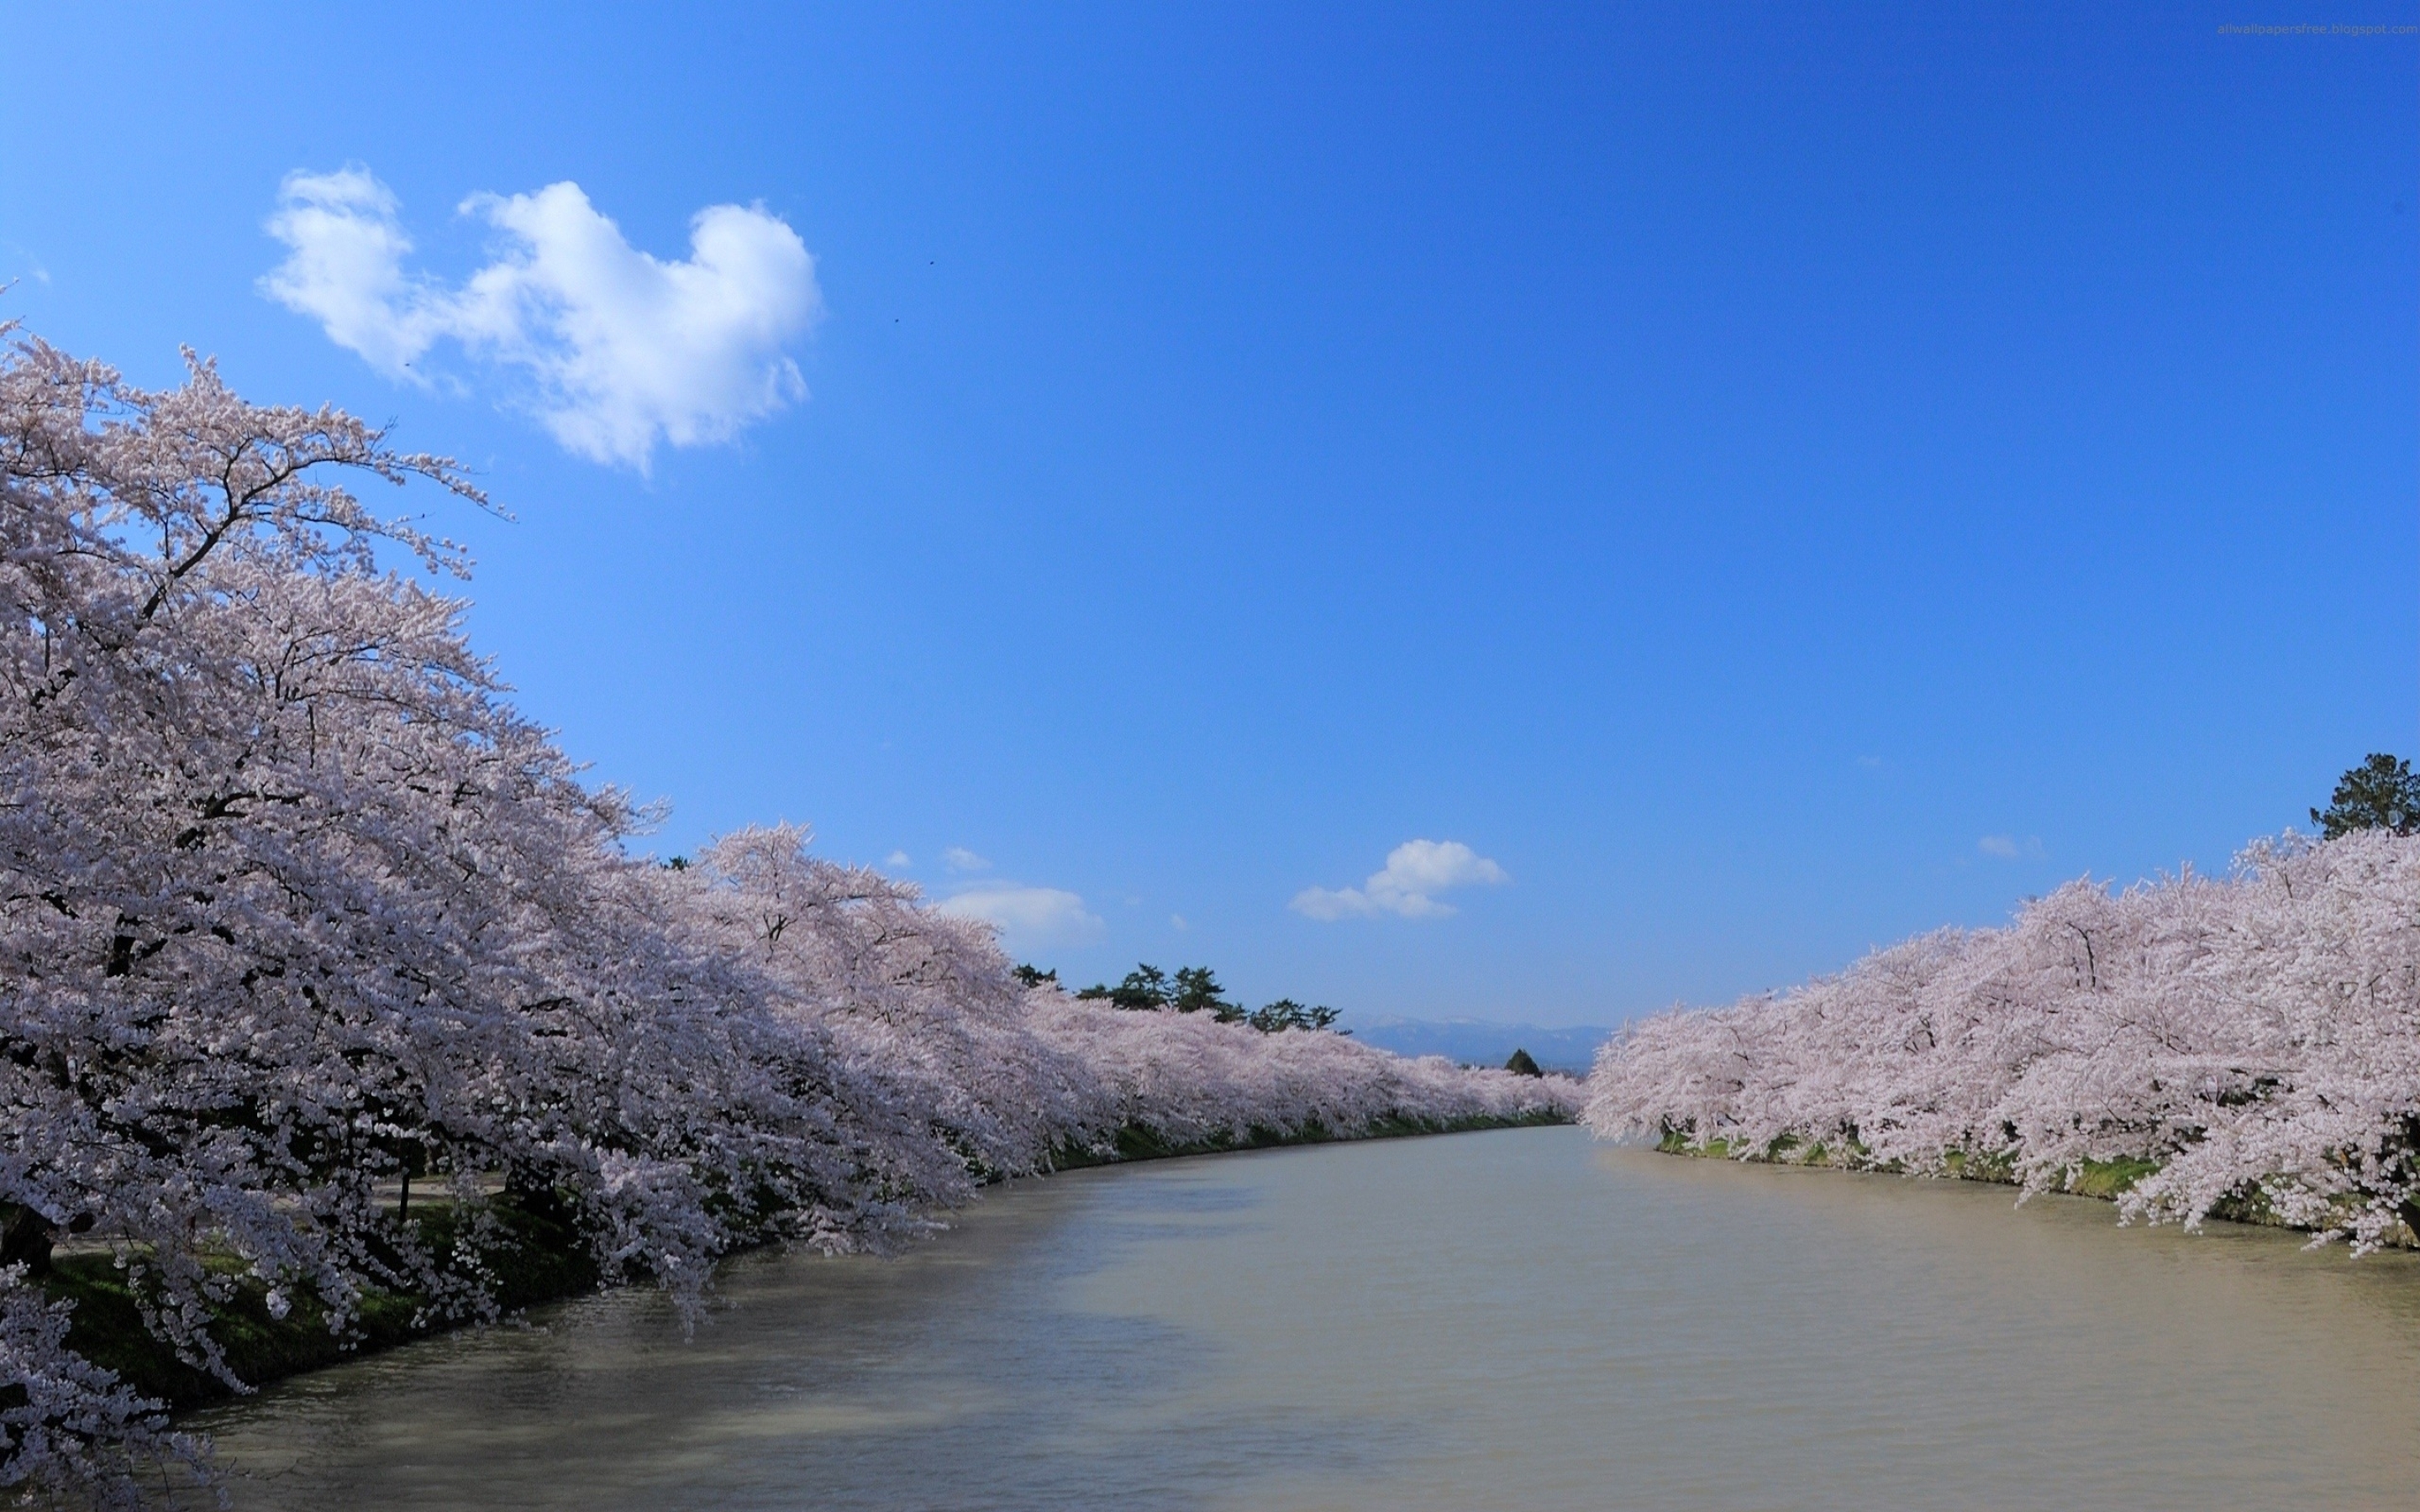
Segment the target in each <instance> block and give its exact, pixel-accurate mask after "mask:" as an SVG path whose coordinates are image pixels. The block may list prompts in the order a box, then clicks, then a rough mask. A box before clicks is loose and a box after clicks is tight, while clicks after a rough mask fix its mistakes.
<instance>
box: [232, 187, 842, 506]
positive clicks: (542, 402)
mask: <svg viewBox="0 0 2420 1512" xmlns="http://www.w3.org/2000/svg"><path fill="white" fill-rule="evenodd" d="M461 213H463V214H465V215H477V216H480V217H481V218H483V219H484V220H486V221H487V222H488V224H489V225H491V226H493V227H494V228H495V229H496V230H497V232H498V233H500V237H501V241H502V246H501V249H500V252H499V255H498V256H497V257H496V259H495V260H494V261H492V262H490V263H489V265H488V266H486V267H485V268H482V269H480V270H478V271H476V272H474V273H473V274H472V275H471V276H470V278H469V279H467V280H465V281H464V283H463V284H462V285H461V286H460V287H459V288H448V287H446V286H445V285H442V284H440V283H438V282H436V281H435V280H433V279H429V278H427V277H425V276H421V275H416V274H411V273H408V272H407V271H406V270H405V266H404V259H405V257H406V256H407V255H409V254H410V253H411V239H410V238H409V237H407V236H406V235H405V234H404V231H403V227H402V224H401V223H400V222H399V221H398V220H397V218H396V199H395V195H394V194H393V193H391V192H390V191H389V190H388V189H387V187H386V186H385V185H384V184H381V183H380V182H379V181H378V180H377V179H376V178H374V177H371V176H370V174H369V172H368V170H366V169H365V168H359V167H353V168H347V169H345V170H343V171H342V172H338V173H332V174H305V173H296V174H291V175H288V176H287V179H286V182H285V184H284V186H283V187H282V189H281V190H280V193H279V195H278V208H277V212H276V213H275V214H274V215H271V217H270V218H269V223H268V229H269V233H270V234H271V236H273V237H275V238H277V239H278V240H280V241H283V242H284V243H286V246H287V258H286V261H285V262H283V263H281V264H279V265H278V267H277V268H276V269H275V270H273V271H271V273H270V274H269V275H268V276H267V277H265V278H263V279H262V280H261V283H260V286H261V289H262V292H264V293H266V294H267V295H269V297H270V298H271V299H273V300H275V301H278V302H279V303H281V304H283V305H285V306H286V307H287V308H288V309H290V310H294V311H296V312H298V313H300V314H302V315H306V316H311V317H312V318H313V319H315V320H317V321H318V322H319V325H320V329H322V330H324V331H325V332H327V333H328V338H329V339H330V340H331V341H334V342H335V343H336V344H337V345H338V346H341V347H347V348H349V349H350V350H352V351H355V352H358V353H360V354H361V356H362V357H363V358H364V359H365V360H366V361H367V362H368V363H370V365H371V366H373V367H375V368H377V369H378V370H379V371H380V372H382V373H385V374H387V375H388V376H389V377H393V378H412V379H418V380H423V381H425V375H423V374H422V373H421V372H420V370H419V368H418V367H417V366H415V364H416V363H418V362H419V360H420V359H421V358H422V357H423V356H425V355H426V354H427V352H428V350H429V349H430V348H431V347H434V346H435V345H436V344H437V343H438V342H440V341H442V340H446V339H451V340H453V341H455V342H457V343H458V344H459V345H460V346H461V347H462V348H463V349H464V350H465V351H467V352H469V353H471V354H472V355H473V356H474V357H477V358H480V359H483V360H485V361H489V362H491V363H497V364H499V365H502V366H504V367H507V368H512V369H517V370H519V371H520V372H521V373H522V374H523V375H525V376H526V378H528V380H529V384H530V388H529V392H528V393H527V395H526V396H525V402H526V403H527V404H528V406H529V408H530V409H532V410H534V411H535V413H536V415H537V417H538V419H539V420H540V421H541V422H543V423H544V424H545V425H546V427H547V429H548V430H549V431H551V433H552V434H553V436H554V438H555V440H558V441H560V442H562V443H563V445H564V446H565V447H566V448H567V449H569V450H570V451H572V452H575V453H577V454H579V455H582V456H585V457H589V458H591V459H593V460H596V461H599V462H622V463H627V464H628V465H630V466H633V467H636V468H640V469H642V470H644V468H645V467H646V466H647V462H648V459H649V458H650V457H651V456H652V455H654V452H655V448H656V445H657V443H658V442H659V441H669V442H671V443H672V444H673V445H675V446H695V445H701V444H705V443H708V442H713V441H721V440H729V439H731V438H732V437H733V436H735V435H737V433H738V432H739V430H740V429H741V427H743V426H745V425H747V424H750V423H751V422H752V421H757V420H762V419H763V418H765V417H766V416H768V415H769V414H772V413H773V412H774V411H775V410H777V409H781V408H782V407H783V405H785V404H789V403H792V402H794V401H796V400H799V399H802V398H804V397H805V396H806V385H805V384H804V382H802V381H801V380H800V378H799V369H798V366H797V364H796V363H792V362H791V361H790V359H789V358H788V357H787V356H785V355H784V354H783V347H784V346H785V345H786V344H787V343H789V342H791V341H792V340H794V339H796V338H798V337H799V336H802V335H804V334H805V333H806V332H807V331H808V330H809V329H810V328H811V327H812V326H813V325H814V321H815V319H816V317H817V316H819V315H821V313H822V309H823V299H822V295H821V293H820V291H819V290H818V289H817V287H816V285H815V266H814V257H813V256H812V255H809V254H808V252H807V249H806V245H805V243H803V242H801V241H800V240H799V234H798V233H797V232H795V231H793V230H791V229H790V227H789V226H788V225H787V224H783V222H782V221H781V220H780V219H779V218H777V217H775V216H773V215H771V214H768V212H767V211H766V210H765V209H764V208H762V207H761V206H760V207H756V208H745V207H741V206H737V205H715V206H710V207H708V208H706V209H703V210H700V211H698V212H697V214H696V215H695V216H694V217H692V218H691V220H690V255H689V257H688V259H687V260H686V261H681V262H662V261H659V260H658V259H656V258H655V257H652V256H650V255H647V254H646V253H644V252H641V251H639V250H638V249H637V248H635V247H632V246H631V245H630V243H629V242H628V240H626V239H624V238H623V236H622V232H621V228H620V227H618V226H616V225H615V224H613V222H612V221H610V220H608V219H606V218H605V217H604V216H602V215H600V214H598V213H597V208H596V207H594V206H592V205H590V204H589V203H588V196H587V195H586V194H584V193H581V190H580V186H579V185H578V184H574V183H568V182H566V183H560V184H551V185H549V186H547V187H546V188H544V189H541V190H539V191H538V192H537V193H534V194H512V195H497V194H474V195H473V196H472V197H471V198H469V199H467V200H464V201H463V202H462V205H461Z"/></svg>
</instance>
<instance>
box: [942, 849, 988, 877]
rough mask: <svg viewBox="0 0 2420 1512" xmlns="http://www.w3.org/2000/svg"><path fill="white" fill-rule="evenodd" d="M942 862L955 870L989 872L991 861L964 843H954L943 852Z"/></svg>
mask: <svg viewBox="0 0 2420 1512" xmlns="http://www.w3.org/2000/svg"><path fill="white" fill-rule="evenodd" d="M941 864H942V865H943V866H946V867H948V868H949V869H950V870H951V871H953V872H988V871H990V870H991V863H990V862H989V861H986V860H985V859H984V858H983V857H982V856H977V855H976V854H975V853H974V852H972V851H970V850H968V849H967V848H966V847H965V846H963V845H953V846H951V847H950V848H949V849H948V850H946V851H943V852H942V853H941Z"/></svg>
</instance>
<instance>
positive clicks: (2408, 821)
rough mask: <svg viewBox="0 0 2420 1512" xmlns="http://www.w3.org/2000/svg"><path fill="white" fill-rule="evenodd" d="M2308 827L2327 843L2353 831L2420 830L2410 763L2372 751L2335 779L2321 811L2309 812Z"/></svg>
mask: <svg viewBox="0 0 2420 1512" xmlns="http://www.w3.org/2000/svg"><path fill="white" fill-rule="evenodd" d="M2311 823H2313V824H2315V825H2319V832H2320V833H2321V834H2322V835H2324V836H2325V837H2326V838H2327V839H2329V840H2334V839H2335V838H2336V837H2337V836H2339V835H2347V834H2350V833H2351V832H2352V831H2354V830H2356V829H2391V830H2393V831H2395V833H2397V834H2398V835H2409V834H2411V833H2412V832H2413V831H2414V830H2420V776H2414V775H2413V774H2412V764H2411V763H2410V762H2407V761H2403V760H2401V759H2399V758H2397V757H2395V756H2390V755H2388V754H2387V753H2386V752H2384V751H2373V752H2372V753H2371V754H2370V758H2369V760H2367V761H2366V762H2364V763H2362V764H2360V765H2359V766H2356V767H2354V768H2353V769H2352V770H2350V771H2349V772H2347V773H2345V775H2344V776H2343V777H2342V778H2340V779H2337V782H2336V791H2335V796H2333V797H2332V798H2330V799H2329V801H2328V807H2327V809H2326V810H2324V811H2322V810H2318V809H2314V810H2311Z"/></svg>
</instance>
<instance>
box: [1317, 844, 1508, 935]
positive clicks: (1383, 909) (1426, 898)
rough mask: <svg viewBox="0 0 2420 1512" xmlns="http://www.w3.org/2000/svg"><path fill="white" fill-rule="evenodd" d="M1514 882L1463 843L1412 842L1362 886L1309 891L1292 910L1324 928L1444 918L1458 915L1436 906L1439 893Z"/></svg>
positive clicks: (1398, 848)
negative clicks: (1381, 919)
mask: <svg viewBox="0 0 2420 1512" xmlns="http://www.w3.org/2000/svg"><path fill="white" fill-rule="evenodd" d="M1510 881H1512V877H1510V876H1509V875H1507V874H1506V873H1505V871H1504V869H1503V868H1502V867H1500V866H1497V864H1496V863H1495V862H1493V861H1491V860H1489V859H1488V858H1487V857H1485V856H1481V855H1480V854H1479V853H1478V852H1476V851H1474V850H1472V849H1471V848H1470V847H1469V846H1467V845H1465V844H1464V843H1462V842H1461V841H1453V840H1449V841H1434V840H1411V841H1404V843H1403V844H1401V845H1398V846H1396V847H1395V848H1394V849H1393V850H1391V851H1389V852H1388V853H1387V865H1386V869H1385V870H1383V871H1380V872H1372V873H1371V874H1370V877H1369V880H1367V881H1365V882H1364V883H1362V884H1361V886H1359V887H1305V888H1303V889H1302V891H1300V892H1298V893H1295V895H1294V901H1293V902H1292V903H1289V904H1287V906H1288V907H1290V908H1292V909H1293V910H1294V911H1295V913H1297V914H1300V915H1302V916H1304V917H1305V918H1316V919H1319V920H1321V921H1322V922H1329V921H1332V920H1335V919H1340V918H1371V917H1373V916H1375V915H1378V914H1395V915H1398V916H1400V917H1402V918H1444V917H1445V916H1446V915H1448V914H1450V913H1452V912H1453V911H1454V910H1453V906H1452V904H1450V903H1439V902H1437V900H1436V897H1435V895H1436V894H1437V893H1440V892H1445V891H1449V890H1450V889H1452V888H1454V887H1501V886H1502V885H1503V884H1505V883H1508V882H1510Z"/></svg>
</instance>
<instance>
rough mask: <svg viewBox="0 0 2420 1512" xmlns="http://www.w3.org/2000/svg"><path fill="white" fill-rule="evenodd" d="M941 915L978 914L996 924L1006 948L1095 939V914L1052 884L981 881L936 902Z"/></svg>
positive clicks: (1098, 928) (1097, 929)
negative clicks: (1088, 911) (1034, 885)
mask: <svg viewBox="0 0 2420 1512" xmlns="http://www.w3.org/2000/svg"><path fill="white" fill-rule="evenodd" d="M936 906H938V907H939V909H940V910H941V912H943V913H945V914H957V915H960V916H962V917H964V918H980V919H982V920H984V921H985V923H987V924H990V925H992V926H994V927H995V928H997V929H998V930H999V931H1000V933H1001V939H1002V941H1003V942H1004V943H1005V944H1006V945H1008V947H1009V948H1010V949H1031V948H1032V947H1035V946H1044V945H1081V944H1083V943H1084V942H1086V941H1087V940H1094V939H1098V938H1099V937H1100V934H1101V932H1102V930H1103V929H1104V928H1105V927H1106V926H1104V925H1103V924H1102V922H1101V920H1100V918H1099V916H1097V915H1094V914H1091V913H1087V912H1086V911H1085V909H1084V900H1083V899H1081V898H1079V897H1078V896H1077V895H1076V894H1074V893H1072V892H1063V891H1062V890H1060V889H1059V888H1057V887H1019V886H1017V885H1016V884H1015V883H1012V882H986V883H982V884H980V885H978V886H976V887H969V888H968V889H966V890H965V891H964V892H960V893H957V894H956V895H954V896H953V897H949V898H944V899H942V900H941V902H940V903H939V904H937V905H936Z"/></svg>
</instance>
